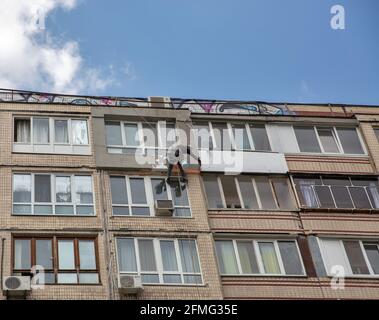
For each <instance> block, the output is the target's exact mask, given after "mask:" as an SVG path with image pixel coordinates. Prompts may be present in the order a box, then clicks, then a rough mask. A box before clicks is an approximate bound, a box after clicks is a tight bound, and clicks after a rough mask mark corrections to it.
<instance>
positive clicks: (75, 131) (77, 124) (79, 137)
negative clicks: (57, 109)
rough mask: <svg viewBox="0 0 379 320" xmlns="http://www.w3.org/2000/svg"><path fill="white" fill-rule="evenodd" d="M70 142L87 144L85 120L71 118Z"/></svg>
mask: <svg viewBox="0 0 379 320" xmlns="http://www.w3.org/2000/svg"><path fill="white" fill-rule="evenodd" d="M71 126H72V143H73V144H88V133H87V121H85V120H72V122H71Z"/></svg>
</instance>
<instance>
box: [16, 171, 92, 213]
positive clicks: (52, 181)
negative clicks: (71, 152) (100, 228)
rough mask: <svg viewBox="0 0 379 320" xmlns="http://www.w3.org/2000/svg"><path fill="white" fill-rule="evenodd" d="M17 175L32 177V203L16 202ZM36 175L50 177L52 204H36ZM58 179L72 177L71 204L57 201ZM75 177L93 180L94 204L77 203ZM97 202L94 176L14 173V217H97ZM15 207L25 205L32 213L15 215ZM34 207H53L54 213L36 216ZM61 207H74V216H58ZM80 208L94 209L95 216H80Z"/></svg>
mask: <svg viewBox="0 0 379 320" xmlns="http://www.w3.org/2000/svg"><path fill="white" fill-rule="evenodd" d="M15 175H24V176H26V175H28V176H30V183H31V186H30V187H31V189H30V191H31V192H30V197H31V201H30V202H14V199H13V193H14V182H13V181H14V180H13V177H14V176H15ZM36 175H38V176H39V175H44V176H49V177H50V197H51V202H35V184H34V182H35V176H36ZM56 177H70V187H71V202H57V201H56V200H57V199H56V183H55V179H56ZM75 177H90V178H91V190H92V203H77V202H76V200H75V198H76V197H75V196H76V195H75V193H76V181H75ZM95 204H96V200H95V192H94V182H93V176H92V175H90V174H72V173H64V172H63V173H43V172H42V173H39V172H35V173H29V172H27V173H24V172H13V173H12V215H15V216H37V217H38V216H63V217H73V216H80V217H95V216H96V205H95ZM15 205H23V206H30V207H31V212H30V213H14V212H13V211H14V210H13V206H15ZM34 206H51V207H52V213H47V214H39V213H37V214H35V213H34ZM59 206H72V207H73V210H74V213H73V214H58V213H56V208H57V207H59ZM78 207H92V208H93V214H78V213H77V211H78V210H77V208H78Z"/></svg>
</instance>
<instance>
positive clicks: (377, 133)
mask: <svg viewBox="0 0 379 320" xmlns="http://www.w3.org/2000/svg"><path fill="white" fill-rule="evenodd" d="M373 130H374V133H375V136H376V139H377V140H378V142H379V128H373Z"/></svg>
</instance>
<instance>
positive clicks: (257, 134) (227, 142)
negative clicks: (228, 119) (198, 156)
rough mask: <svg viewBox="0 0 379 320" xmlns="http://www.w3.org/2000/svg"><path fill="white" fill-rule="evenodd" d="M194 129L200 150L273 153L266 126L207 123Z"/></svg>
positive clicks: (197, 124)
mask: <svg viewBox="0 0 379 320" xmlns="http://www.w3.org/2000/svg"><path fill="white" fill-rule="evenodd" d="M193 129H194V133H195V137H196V139H197V146H198V148H199V149H207V150H224V151H227V150H240V151H251V150H255V151H271V147H270V142H269V139H268V135H267V131H266V127H265V125H259V124H245V123H243V124H242V123H221V122H206V123H195V124H194V126H193Z"/></svg>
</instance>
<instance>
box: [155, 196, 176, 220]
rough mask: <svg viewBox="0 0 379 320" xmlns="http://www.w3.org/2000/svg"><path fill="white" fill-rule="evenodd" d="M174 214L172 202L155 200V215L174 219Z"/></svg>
mask: <svg viewBox="0 0 379 320" xmlns="http://www.w3.org/2000/svg"><path fill="white" fill-rule="evenodd" d="M173 213H174V204H173V203H172V200H155V215H156V216H164V217H172V214H173Z"/></svg>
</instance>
